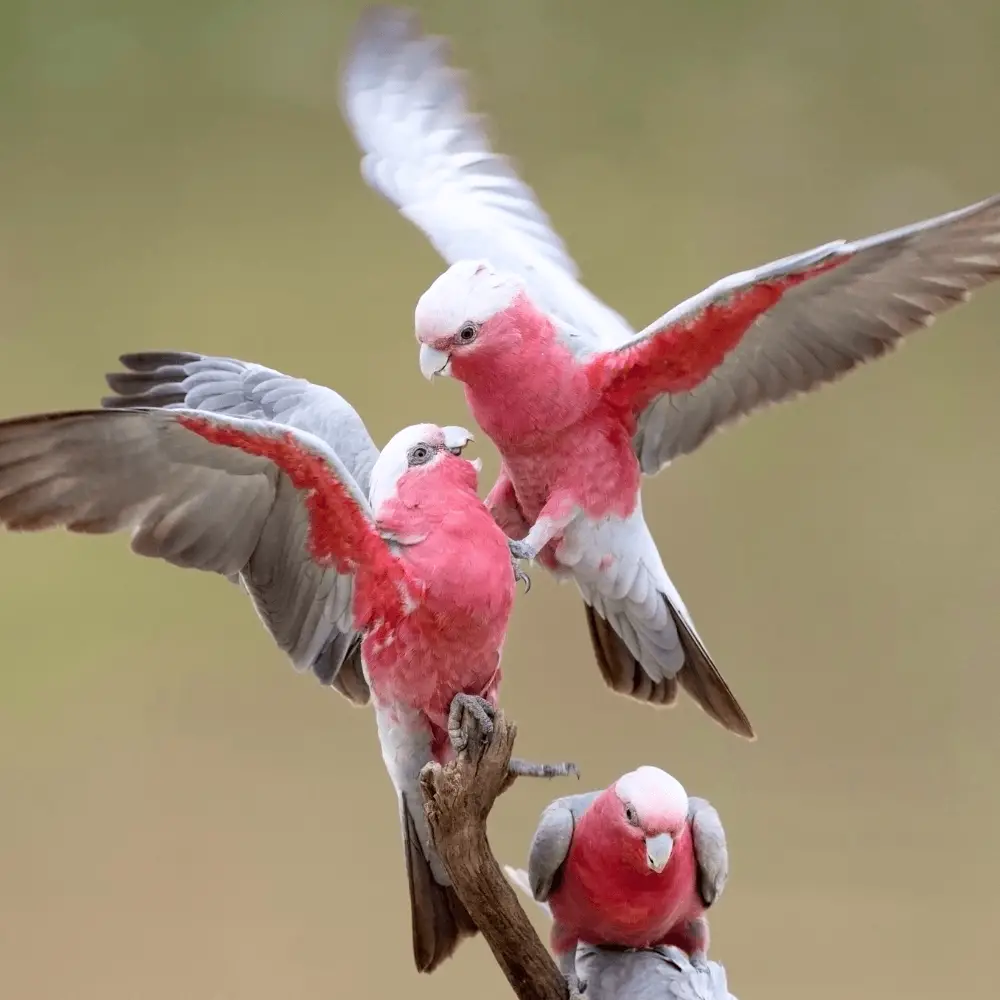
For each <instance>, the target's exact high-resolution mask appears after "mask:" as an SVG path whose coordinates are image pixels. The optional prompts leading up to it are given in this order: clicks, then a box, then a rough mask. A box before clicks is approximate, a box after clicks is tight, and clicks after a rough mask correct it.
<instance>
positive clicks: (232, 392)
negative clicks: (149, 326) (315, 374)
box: [101, 351, 379, 496]
mask: <svg viewBox="0 0 1000 1000" xmlns="http://www.w3.org/2000/svg"><path fill="white" fill-rule="evenodd" d="M118 360H119V361H120V362H121V363H122V365H123V366H124V367H125V368H126V369H127V370H126V371H123V372H109V373H108V374H107V375H106V376H105V378H106V379H107V382H108V385H109V386H110V387H111V389H112V390H113V391H114V393H115V395H114V396H108V397H107V398H105V399H103V400H102V401H101V405H102V406H105V407H108V408H120V407H131V406H151V407H152V406H159V407H165V408H167V409H173V408H177V407H186V408H188V409H192V410H204V411H205V412H206V413H219V414H222V415H224V416H230V417H246V418H248V419H251V420H273V421H274V422H275V423H278V424H283V425H284V426H286V427H293V428H295V429H296V430H300V431H306V432H307V433H309V434H313V435H315V436H316V437H318V438H319V439H320V440H321V441H323V442H324V443H325V444H327V445H328V446H329V447H330V448H332V449H333V451H334V452H336V454H337V457H338V458H339V459H340V461H341V462H342V463H343V464H344V466H345V467H346V468H347V471H348V472H349V473H350V474H351V478H352V479H353V480H354V481H355V482H356V483H357V484H358V486H359V487H360V488H361V492H362V493H364V494H365V496H367V495H368V486H369V481H370V479H371V471H372V467H373V466H374V465H375V462H376V461H377V460H378V456H379V450H378V448H377V447H376V445H375V442H374V441H373V440H372V437H371V435H370V434H369V433H368V428H367V427H366V426H365V423H364V421H363V420H362V419H361V417H360V415H359V414H358V412H357V410H355V409H354V407H353V406H351V404H350V403H348V402H347V400H346V399H344V397H343V396H341V395H340V394H339V393H337V392H334V391H333V389H328V388H327V387H326V386H323V385H315V384H314V383H312V382H308V381H306V379H303V378H294V377H293V376H291V375H284V374H282V373H281V372H279V371H274V369H272V368H265V367H264V366H263V365H255V364H251V363H249V362H246V361H238V360H237V359H236V358H220V357H212V356H210V355H205V354H192V353H189V352H182V351H141V352H139V353H135V354H123V355H122V356H121V357H120V358H119V359H118Z"/></svg>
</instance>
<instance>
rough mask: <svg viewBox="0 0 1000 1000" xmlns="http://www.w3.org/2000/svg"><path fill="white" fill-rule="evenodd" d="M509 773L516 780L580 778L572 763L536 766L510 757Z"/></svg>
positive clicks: (578, 771) (533, 763) (577, 769)
mask: <svg viewBox="0 0 1000 1000" xmlns="http://www.w3.org/2000/svg"><path fill="white" fill-rule="evenodd" d="M510 773H511V774H513V775H515V776H516V777H518V778H568V777H569V776H570V775H573V777H575V778H579V777H580V769H579V768H578V767H577V766H576V764H574V763H573V762H572V761H568V760H567V761H563V762H562V763H561V764H536V763H535V762H534V761H530V760H522V759H521V758H520V757H511V759H510Z"/></svg>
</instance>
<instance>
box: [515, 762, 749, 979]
mask: <svg viewBox="0 0 1000 1000" xmlns="http://www.w3.org/2000/svg"><path fill="white" fill-rule="evenodd" d="M506 872H507V875H508V877H509V878H510V879H511V881H513V882H514V883H515V884H516V885H518V886H520V887H521V888H522V889H526V891H528V892H529V893H530V895H531V896H532V897H533V898H534V899H535V900H536V901H537V902H539V903H541V904H544V905H545V906H546V907H547V910H548V913H549V915H550V916H551V917H552V919H553V924H552V932H551V935H550V940H551V945H552V950H553V952H554V953H555V956H556V959H557V960H558V962H559V966H560V968H561V969H562V971H563V972H564V973H565V974H567V975H572V974H573V973H574V971H576V962H577V947H578V945H579V944H581V943H583V944H590V945H596V946H612V947H621V948H650V947H654V946H657V945H664V946H675V947H679V948H681V949H682V950H683V951H684V952H685V953H687V954H688V955H690V956H691V959H692V961H693V962H694V963H695V964H696V965H699V966H702V967H703V966H704V965H705V962H706V954H707V950H708V922H707V920H706V918H705V911H706V910H707V909H708V908H709V907H710V906H712V904H713V903H714V902H715V901H716V900H717V899H718V897H719V896H720V895H721V894H722V891H723V889H724V887H725V884H726V879H727V877H728V875H729V854H728V850H727V847H726V835H725V831H724V830H723V827H722V822H721V821H720V819H719V814H718V813H717V812H716V811H715V809H714V808H713V807H712V806H711V805H710V804H709V803H708V802H706V801H705V800H704V799H699V798H695V797H694V796H688V794H687V792H686V791H685V790H684V787H683V785H681V783H680V782H679V781H677V779H676V778H674V777H673V776H672V775H669V774H667V773H666V771H662V770H661V769H660V768H658V767H649V766H645V767H640V768H637V769H636V770H635V771H630V772H629V773H628V774H626V775H623V776H622V777H621V778H619V779H618V780H617V781H616V782H615V783H614V784H613V785H611V786H610V787H608V788H606V789H604V791H601V792H589V793H586V794H583V795H567V796H565V797H563V798H560V799H556V800H555V801H554V802H553V803H551V805H549V806H548V807H547V808H546V809H545V811H544V812H543V813H542V816H541V819H540V820H539V823H538V828H537V830H536V831H535V836H534V838H533V839H532V842H531V850H530V853H529V856H528V870H527V873H524V872H523V871H521V870H519V869H514V868H509V867H508V868H507V869H506ZM581 978H584V977H583V976H581Z"/></svg>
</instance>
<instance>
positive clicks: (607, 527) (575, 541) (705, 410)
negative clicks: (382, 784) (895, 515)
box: [342, 7, 1000, 737]
mask: <svg viewBox="0 0 1000 1000" xmlns="http://www.w3.org/2000/svg"><path fill="white" fill-rule="evenodd" d="M342 106H343V110H344V115H345V117H346V119H347V121H348V122H349V123H350V126H351V128H352V129H353V132H354V135H355V137H356V139H357V142H358V144H359V146H360V147H361V149H362V151H363V153H364V158H363V160H362V173H363V176H364V178H365V179H366V181H367V182H368V183H369V184H370V185H371V186H372V187H373V188H374V189H375V190H377V191H378V192H380V193H381V194H382V195H384V196H385V197H386V198H387V199H388V200H389V201H390V202H391V203H393V204H394V205H395V206H396V207H397V208H398V209H399V211H400V212H401V214H402V215H403V216H405V217H406V218H407V219H409V220H410V221H411V222H412V223H414V224H415V225H416V226H418V227H419V228H420V229H421V230H422V231H423V232H424V233H425V235H426V236H427V237H428V238H429V240H430V242H431V243H432V244H433V245H434V247H435V248H436V249H437V250H438V252H439V253H440V254H441V256H442V257H443V258H444V259H445V261H446V262H447V263H448V264H449V265H450V266H449V268H448V270H447V271H446V272H445V273H444V274H443V275H441V277H439V278H438V279H437V280H436V281H435V282H434V283H433V284H432V285H431V286H430V288H429V289H428V290H427V291H426V292H425V293H424V294H423V296H421V298H420V300H419V302H418V304H417V307H416V312H415V326H416V335H417V339H418V341H419V344H420V348H419V351H420V368H421V371H422V372H423V373H424V374H425V375H426V376H427V377H428V378H433V377H434V376H437V375H450V376H452V377H454V378H456V379H458V380H459V381H461V382H462V383H464V388H465V396H466V400H467V402H468V405H469V407H470V409H471V411H472V413H473V416H474V417H475V419H476V421H477V422H478V423H479V425H480V426H481V427H482V428H483V430H484V431H485V432H486V434H487V435H488V436H489V437H490V438H491V439H492V440H493V442H494V443H495V444H496V446H497V448H498V449H499V451H500V454H501V458H502V459H503V463H502V467H501V471H500V476H499V478H498V480H497V482H496V484H495V485H494V487H493V489H492V491H491V492H490V494H489V497H488V498H487V505H488V506H489V507H490V508H491V509H492V511H493V513H494V516H495V517H496V518H497V521H498V523H499V524H500V525H501V526H502V527H503V528H504V530H505V532H506V533H507V534H508V536H509V537H510V538H511V540H512V541H511V551H512V553H513V555H514V556H515V557H517V558H524V559H533V558H538V559H539V560H540V561H541V562H542V563H543V564H544V565H545V566H546V567H547V568H548V569H549V570H551V571H552V572H554V573H555V574H556V575H557V576H558V577H560V578H566V577H568V578H572V579H574V580H575V581H576V583H577V585H578V587H579V589H580V591H581V593H582V595H583V599H584V602H585V605H586V616H587V623H588V627H589V630H590V636H591V640H592V644H593V647H594V652H595V655H596V658H597V662H598V665H599V667H600V670H601V673H602V675H603V676H604V679H605V681H606V682H607V683H608V684H609V685H610V686H611V687H612V688H613V689H615V690H616V691H619V692H622V693H624V694H627V695H630V696H632V697H635V698H638V699H640V700H643V701H647V702H650V703H652V704H658V705H665V704H672V703H673V702H674V701H675V700H676V698H677V694H678V685H679V686H680V687H682V688H684V689H685V691H687V692H688V693H689V694H690V695H692V696H693V697H694V698H695V700H696V701H697V703H698V704H699V705H700V706H701V707H702V708H703V709H704V710H705V711H706V712H708V714H709V715H710V716H712V718H714V719H715V720H716V721H718V722H720V723H721V724H722V725H724V726H725V727H726V728H727V729H729V730H731V731H733V732H735V733H738V734H740V735H743V736H747V737H752V733H753V731H752V728H751V725H750V723H749V721H748V719H747V717H746V714H745V713H744V712H743V710H742V709H741V707H740V705H739V703H738V702H737V700H736V698H735V697H734V696H733V694H732V693H731V691H730V690H729V688H728V686H727V685H726V683H725V681H724V680H723V678H722V677H721V675H720V674H719V672H718V670H717V669H716V667H715V665H714V664H713V662H712V659H711V657H710V656H709V654H708V652H707V651H706V649H705V646H704V644H703V643H702V641H701V639H700V637H699V635H698V633H697V631H696V630H695V627H694V624H693V622H692V620H691V616H690V615H689V614H688V612H687V609H686V608H685V606H684V603H683V602H682V601H681V598H680V596H679V594H678V593H677V590H676V589H675V588H674V586H673V584H672V583H671V581H670V579H669V577H668V576H667V573H666V570H665V569H664V566H663V562H662V560H661V558H660V555H659V553H658V552H657V548H656V545H655V543H654V541H653V539H652V537H651V535H650V532H649V529H648V527H647V526H646V523H645V520H644V518H643V513H642V503H641V498H640V478H641V475H642V474H646V475H653V474H654V473H656V472H658V471H659V470H660V469H662V468H663V467H664V466H666V465H668V464H669V463H670V462H671V461H673V460H674V459H675V458H677V457H678V456H679V455H683V454H686V453H688V452H691V451H694V450H695V449H697V448H698V447H699V446H700V445H701V444H702V443H703V442H704V441H705V440H706V439H707V438H708V437H709V436H710V435H711V434H712V433H714V432H715V431H716V430H719V429H720V428H722V427H724V426H726V425H727V424H730V423H733V422H735V421H736V420H737V419H738V418H740V417H742V416H745V415H747V414H750V413H752V412H754V411H756V410H758V409H760V408H762V407H764V406H765V405H766V404H769V403H774V402H777V401H780V400H784V399H789V398H792V397H794V396H795V395H798V394H799V393H802V392H806V391H809V390H812V389H815V388H817V387H819V386H820V385H822V384H824V383H826V382H830V381H832V380H834V379H835V378H837V377H838V376H840V375H843V374H844V373H846V372H848V371H850V370H851V369H853V368H855V367H857V366H858V365H860V364H862V363H864V362H865V361H868V360H870V359H872V358H876V357H879V356H880V355H882V354H884V353H886V352H887V351H888V350H889V349H890V348H891V347H893V346H895V345H896V343H897V342H898V341H899V340H900V339H901V338H902V337H903V336H905V335H906V334H908V333H910V332H912V331H914V330H916V329H919V328H920V327H923V326H927V325H928V324H929V323H930V322H931V321H932V320H933V319H934V317H935V316H936V315H937V314H938V313H941V312H944V311H945V310H947V309H949V308H950V307H952V306H954V305H956V304H958V303H959V302H963V301H965V300H966V299H967V298H968V297H969V295H970V293H971V292H972V291H973V290H974V289H976V288H978V287H979V286H981V285H984V284H986V283H987V282H989V281H992V280H994V279H995V278H997V277H998V276H1000V195H997V196H994V197H992V198H989V199H987V200H985V201H982V202H979V203H978V204H975V205H971V206H969V207H967V208H964V209H961V210H959V211H956V212H951V213H949V214H947V215H942V216H939V217H937V218H934V219H930V220H928V221H925V222H920V223H917V224H915V225H911V226H906V227H904V228H902V229H896V230H893V231H892V232H887V233H882V234H880V235H877V236H873V237H869V238H867V239H863V240H858V241H855V242H846V241H843V240H838V241H835V242H833V243H828V244H825V245H824V246H821V247H818V248H816V249H814V250H811V251H807V252H805V253H802V254H797V255H795V256H792V257H787V258H784V259H782V260H778V261H775V262H773V263H770V264H765V265H763V266H762V267H758V268H754V269H752V270H749V271H743V272H740V273H737V274H732V275H730V276H728V277H726V278H723V279H721V280H720V281H717V282H716V283H715V284H713V285H711V286H710V287H708V288H707V289H705V290H704V291H702V292H700V293H698V294H697V295H694V296H693V297H691V298H689V299H687V300H685V301H684V302H682V303H680V304H679V305H677V306H675V307H674V308H673V309H671V310H670V311H669V312H667V313H665V314H664V315H663V316H661V317H660V318H659V319H658V320H656V321H655V322H653V323H651V324H650V325H649V326H647V327H646V328H645V329H644V330H642V331H640V332H639V333H636V332H634V330H633V328H632V327H631V326H630V325H629V323H628V322H627V321H626V320H625V319H623V318H622V317H621V316H620V315H619V314H618V313H617V312H615V311H614V310H612V309H611V308H609V307H608V306H607V305H606V304H605V303H603V302H601V301H600V300H599V299H598V298H596V297H595V296H594V295H593V294H592V293H591V292H590V291H589V290H588V289H587V288H585V287H584V285H583V284H581V282H580V281H579V271H578V268H577V266H576V264H575V263H574V262H573V260H572V259H571V258H570V256H569V254H568V253H567V251H566V248H565V247H564V245H563V242H562V240H561V239H560V238H559V236H558V235H557V234H556V233H555V232H554V231H553V229H552V227H551V224H550V222H549V220H548V217H547V216H546V215H545V213H544V212H543V210H542V209H541V208H540V206H539V205H538V203H537V201H536V199H535V196H534V194H533V193H532V191H531V189H530V188H529V187H528V186H527V185H526V184H524V183H523V182H522V181H521V180H520V178H519V177H518V176H517V174H516V172H515V171H514V169H513V167H512V166H511V165H510V163H509V162H508V161H507V160H506V159H505V158H503V157H501V156H498V155H496V154H494V153H493V152H492V150H491V147H490V144H489V141H488V139H487V137H486V134H485V131H484V129H483V126H482V124H481V121H480V119H479V117H477V116H473V115H471V114H470V113H469V112H468V110H467V102H466V97H465V92H464V84H463V78H462V76H461V75H460V74H459V73H458V72H456V71H455V70H454V69H452V68H451V67H450V66H449V65H448V63H447V46H446V43H445V42H444V40H442V39H438V38H433V37H425V36H423V35H422V34H421V31H420V27H419V23H418V21H417V19H416V18H415V16H413V15H411V14H409V13H408V12H405V11H400V10H396V9H392V8H381V7H380V8H375V9H373V10H370V11H369V12H367V13H366V14H365V15H364V16H363V17H362V19H361V22H360V25H359V27H358V29H357V32H356V35H355V37H354V40H353V43H352V46H351V50H350V55H349V59H348V61H347V63H346V66H345V69H344V72H343V78H342Z"/></svg>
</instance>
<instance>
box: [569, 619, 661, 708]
mask: <svg viewBox="0 0 1000 1000" xmlns="http://www.w3.org/2000/svg"><path fill="white" fill-rule="evenodd" d="M583 608H584V611H585V612H586V615H587V630H588V631H589V632H590V641H591V643H592V645H593V647H594V656H595V657H596V659H597V666H598V667H599V668H600V671H601V676H602V677H603V678H604V682H605V683H606V684H607V685H608V687H610V688H611V690H612V691H617V692H618V693H619V694H624V695H627V696H628V697H630V698H635V699H637V700H638V701H645V702H648V703H649V704H650V705H656V706H658V707H668V706H670V705H673V704H674V702H676V701H677V690H678V689H677V679H676V678H674V677H665V678H663V680H660V681H654V680H653V679H652V678H651V677H650V676H649V674H647V673H646V671H645V670H643V669H642V666H641V665H640V663H639V661H638V660H637V659H636V658H635V657H634V656H633V655H632V654H631V653H630V652H629V649H628V646H626V645H625V643H624V642H623V641H622V639H620V638H619V637H618V634H617V633H616V632H615V630H614V629H613V628H612V627H611V626H610V625H609V624H608V622H607V621H605V619H604V618H603V617H602V616H601V615H600V614H598V613H597V612H596V611H595V610H594V609H593V608H592V607H591V606H590V605H589V604H586V603H585V604H584V606H583Z"/></svg>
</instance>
